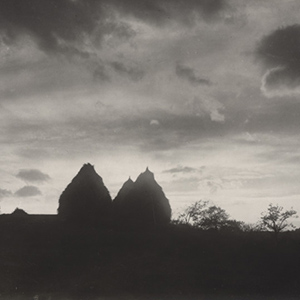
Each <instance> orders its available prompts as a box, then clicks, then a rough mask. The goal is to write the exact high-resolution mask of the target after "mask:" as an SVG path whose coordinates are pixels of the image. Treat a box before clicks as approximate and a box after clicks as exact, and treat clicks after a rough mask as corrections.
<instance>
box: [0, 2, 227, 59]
mask: <svg viewBox="0 0 300 300" xmlns="http://www.w3.org/2000/svg"><path fill="white" fill-rule="evenodd" d="M225 7H226V5H225V0H186V1H173V0H162V1H160V0H128V1H122V0H100V1H98V0H84V1H83V0H76V1H75V0H74V1H72V0H28V1H23V0H2V1H1V2H0V33H1V35H2V41H3V42H5V43H6V44H11V43H13V42H14V41H15V40H17V39H18V37H20V36H27V37H30V38H32V39H33V40H35V41H36V43H37V44H38V45H39V47H40V49H41V50H42V51H44V52H47V53H57V52H58V53H63V54H68V55H69V54H73V55H77V56H81V57H83V58H88V57H90V55H91V53H90V52H88V50H85V49H86V47H85V46H86V45H87V44H92V45H95V46H99V45H101V42H103V37H110V36H111V35H115V36H116V37H122V38H124V37H125V38H129V37H131V36H133V35H134V34H135V33H134V31H133V30H132V28H131V27H130V26H129V25H128V24H125V23H122V22H121V21H119V19H120V18H119V17H118V15H130V16H132V17H134V18H137V19H139V20H142V21H144V22H151V23H155V24H157V25H159V24H162V23H166V22H169V21H170V20H175V19H176V20H180V19H184V20H190V19H191V18H192V16H195V15H199V16H202V17H203V18H204V19H206V20H210V19H212V18H214V17H216V16H217V15H218V13H219V12H220V11H222V10H223V9H224V8H225ZM114 12H117V14H115V13H114Z"/></svg>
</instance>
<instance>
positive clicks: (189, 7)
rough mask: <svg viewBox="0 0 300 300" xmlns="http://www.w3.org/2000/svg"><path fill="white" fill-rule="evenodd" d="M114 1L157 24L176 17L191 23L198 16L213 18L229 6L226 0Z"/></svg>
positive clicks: (126, 11) (120, 6) (136, 16)
mask: <svg viewBox="0 0 300 300" xmlns="http://www.w3.org/2000/svg"><path fill="white" fill-rule="evenodd" d="M112 3H114V4H115V5H116V6H117V7H118V8H119V9H122V10H123V11H124V12H125V13H127V14H129V15H132V16H134V17H135V18H138V19H141V20H144V21H148V22H151V23H154V24H157V25H162V24H164V23H166V22H168V21H169V20H174V19H177V20H180V21H183V22H185V23H191V22H192V21H193V18H194V17H196V16H201V17H202V18H204V19H205V20H211V19H214V18H216V17H218V14H219V12H220V11H222V10H223V9H225V8H226V7H227V5H226V1H224V0H186V1H174V0H128V1H118V0H117V1H116V0H115V1H112Z"/></svg>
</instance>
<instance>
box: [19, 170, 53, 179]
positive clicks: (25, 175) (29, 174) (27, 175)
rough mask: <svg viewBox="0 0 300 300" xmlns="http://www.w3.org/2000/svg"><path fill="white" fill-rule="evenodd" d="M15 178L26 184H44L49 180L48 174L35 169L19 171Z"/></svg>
mask: <svg viewBox="0 0 300 300" xmlns="http://www.w3.org/2000/svg"><path fill="white" fill-rule="evenodd" d="M16 177H17V178H20V179H22V180H24V181H26V182H45V181H48V180H49V179H50V176H49V175H48V174H45V173H43V172H41V171H40V170H37V169H22V170H20V171H19V173H18V174H17V175H16Z"/></svg>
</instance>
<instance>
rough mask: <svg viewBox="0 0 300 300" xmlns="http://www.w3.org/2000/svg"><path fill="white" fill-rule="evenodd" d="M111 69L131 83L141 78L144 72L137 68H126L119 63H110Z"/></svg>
mask: <svg viewBox="0 0 300 300" xmlns="http://www.w3.org/2000/svg"><path fill="white" fill-rule="evenodd" d="M111 67H112V68H113V69H114V71H116V72H117V73H119V74H121V75H125V76H127V77H128V78H129V79H131V80H133V81H138V80H140V79H142V78H143V76H144V72H143V71H142V70H141V69H139V68H137V67H131V66H126V65H124V64H123V63H121V62H116V61H115V62H112V63H111Z"/></svg>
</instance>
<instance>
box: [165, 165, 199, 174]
mask: <svg viewBox="0 0 300 300" xmlns="http://www.w3.org/2000/svg"><path fill="white" fill-rule="evenodd" d="M197 171H198V169H196V168H191V167H183V166H177V167H176V168H172V169H169V170H165V171H163V173H193V172H197Z"/></svg>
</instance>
